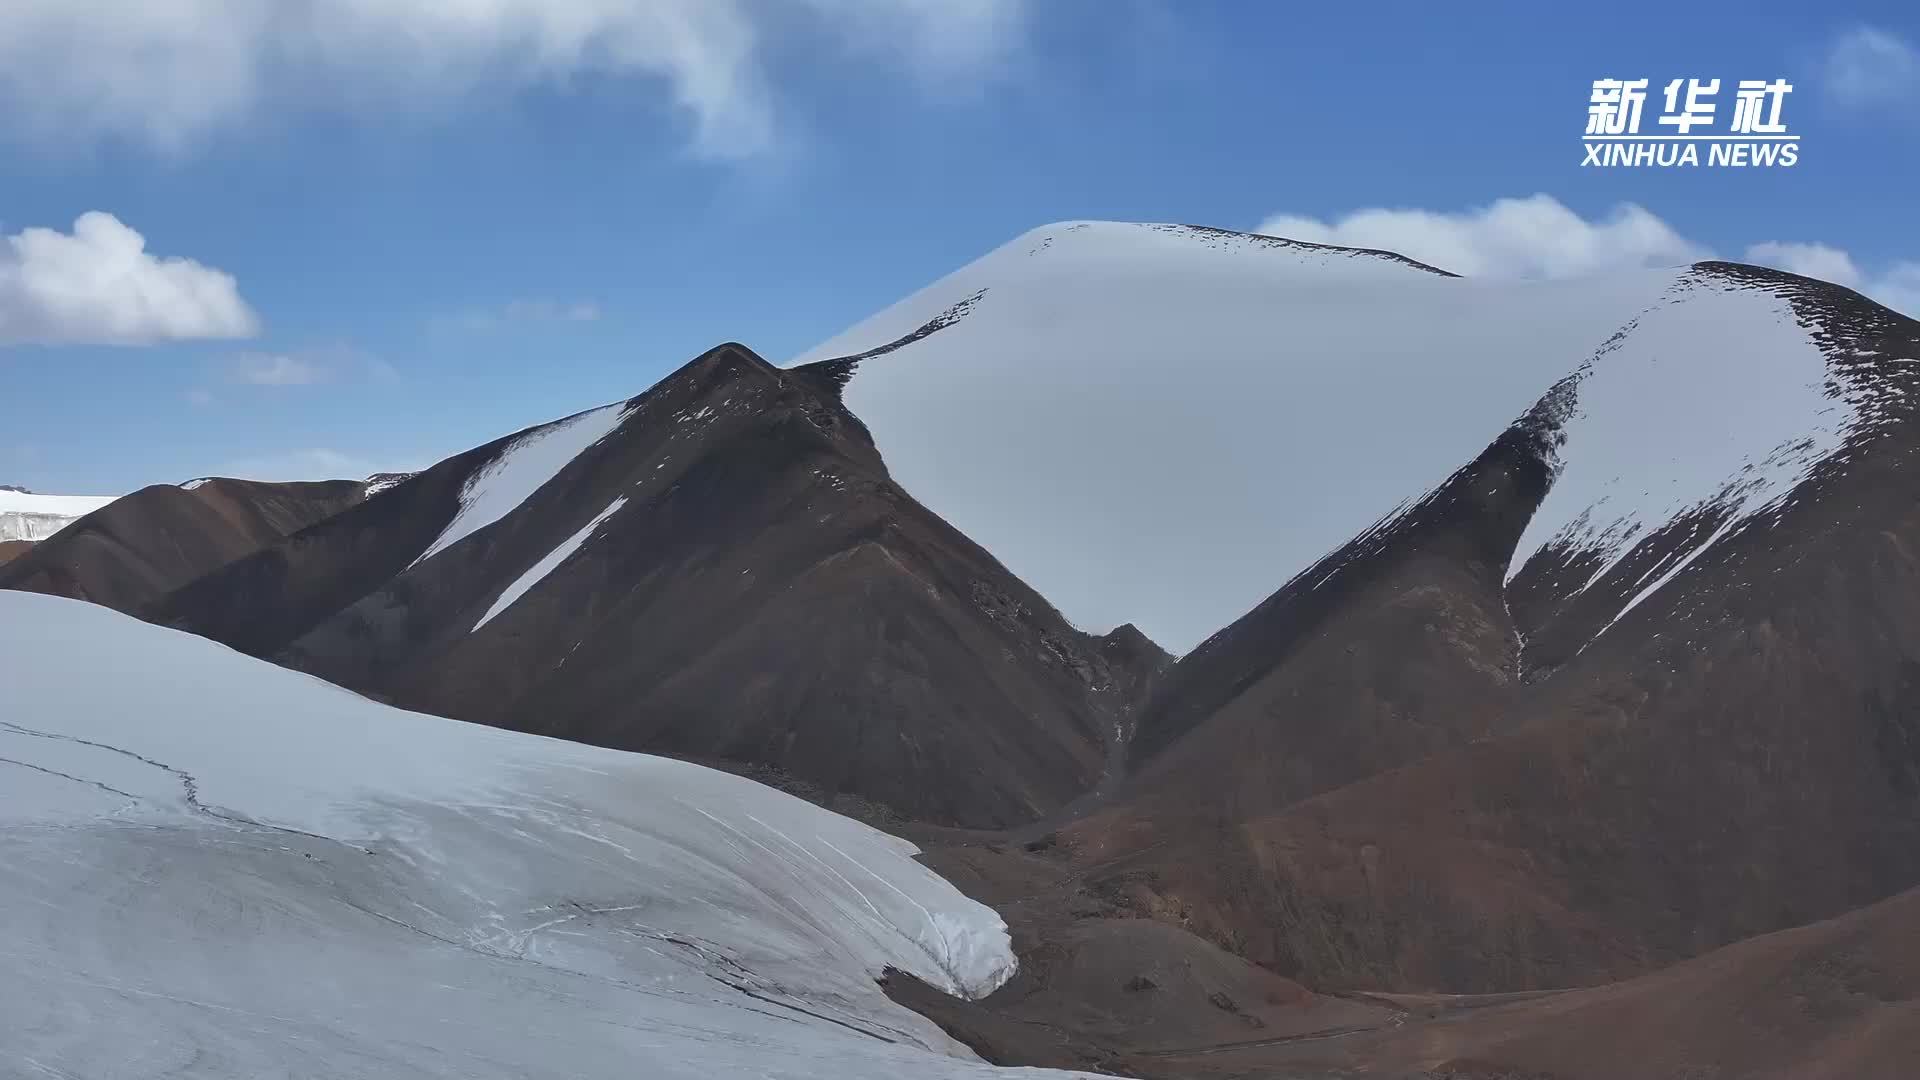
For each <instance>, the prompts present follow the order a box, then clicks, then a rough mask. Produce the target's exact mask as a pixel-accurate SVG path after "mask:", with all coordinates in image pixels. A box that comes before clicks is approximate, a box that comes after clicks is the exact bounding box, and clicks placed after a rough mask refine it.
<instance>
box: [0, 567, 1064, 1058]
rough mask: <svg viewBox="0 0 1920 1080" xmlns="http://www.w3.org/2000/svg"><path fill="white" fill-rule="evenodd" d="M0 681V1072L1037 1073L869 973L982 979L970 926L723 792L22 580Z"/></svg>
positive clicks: (666, 769) (0, 599)
mask: <svg viewBox="0 0 1920 1080" xmlns="http://www.w3.org/2000/svg"><path fill="white" fill-rule="evenodd" d="M103 673H111V675H112V677H111V678H102V677H101V676H102V674H103ZM0 685H4V686H5V687H6V688H7V689H6V698H7V702H8V709H7V710H6V714H5V716H4V717H0V941H5V942H6V943H7V944H6V947H5V948H4V949H0V1062H14V1063H22V1062H24V1063H27V1066H28V1067H30V1068H32V1069H33V1070H34V1071H35V1072H36V1073H39V1072H44V1073H46V1074H47V1075H50V1076H109V1075H114V1076H117V1075H132V1074H135V1073H138V1074H141V1075H146V1074H150V1073H164V1072H179V1071H182V1070H185V1071H189V1072H191V1073H192V1074H193V1075H195V1076H200V1077H211V1078H222V1077H234V1078H238V1077H247V1078H251V1077H256V1076H266V1075H298V1076H353V1077H401V1076H405V1077H419V1076H448V1077H463V1078H491V1077H500V1078H505V1077H516V1078H519V1077H555V1078H563V1077H564V1078H567V1080H576V1078H592V1077H609V1078H614V1077H618V1078H622V1080H625V1078H628V1077H633V1076H648V1077H660V1078H663V1080H674V1078H681V1080H712V1078H714V1077H721V1076H764V1077H775V1078H780V1080H803V1078H804V1080H824V1078H843V1077H844V1078H852V1080H859V1078H872V1080H894V1078H897V1077H902V1076H919V1077H933V1078H940V1077H968V1076H976V1075H984V1074H993V1075H1008V1076H1034V1077H1038V1076H1042V1075H1064V1074H1057V1073H1045V1074H1043V1073H1041V1072H1040V1071H1037V1070H1005V1071H1002V1070H992V1069H989V1068H988V1067H987V1066H984V1065H982V1064H980V1063H979V1062H977V1061H976V1060H974V1059H973V1058H972V1055H971V1054H970V1053H969V1052H968V1051H967V1050H966V1049H965V1048H964V1047H962V1046H960V1045H959V1044H957V1043H955V1042H953V1041H952V1040H951V1039H949V1038H947V1037H946V1036H945V1035H944V1034H943V1033H941V1031H940V1030H939V1029H938V1028H936V1027H935V1026H934V1025H933V1024H931V1023H930V1022H928V1021H926V1020H925V1019H923V1018H921V1017H919V1016H917V1015H916V1014H914V1013H912V1012H909V1011H908V1010H906V1009H904V1008H901V1007H899V1006H896V1005H894V1004H893V1003H892V1002H890V1001H889V1000H887V998H886V997H885V996H884V995H883V994H881V992H880V991H879V989H878V987H877V986H876V985H875V983H874V978H875V976H876V975H878V974H879V973H880V971H881V970H882V969H883V968H885V967H888V966H893V967H897V968H901V969H903V970H906V971H911V972H913V973H914V974H916V975H918V976H920V977H921V978H923V979H926V980H928V981H929V982H931V983H932V984H934V985H936V986H940V987H943V988H945V989H947V990H948V991H949V992H953V993H961V994H970V995H975V994H982V993H985V992H987V991H989V990H991V989H993V988H994V987H996V986H998V985H999V984H1000V983H1001V982H1002V981H1004V980H1005V979H1006V978H1007V977H1008V976H1009V975H1010V974H1011V972H1012V969H1013V956H1012V953H1011V951H1010V948H1009V944H1008V940H1007V933H1006V928H1005V924H1004V923H1002V921H1001V920H1000V918H999V917H998V916H997V915H995V914H994V913H993V912H992V911H991V910H989V909H987V908H985V907H983V906H981V905H980V904H977V903H974V902H973V901H971V900H968V899H967V898H966V897H964V896H962V895H961V894H960V893H959V892H958V891H956V890H955V889H954V888H953V887H952V886H951V885H948V884H947V883H946V882H945V881H942V880H941V879H940V878H938V877H936V876H935V875H934V874H933V873H932V872H931V871H929V870H927V869H926V868H925V867H923V866H921V865H920V864H919V863H917V862H915V861H914V860H913V858H912V856H913V855H914V853H915V849H914V847H913V846H912V845H911V844H909V843H907V842H905V841H903V840H899V839H896V838H894V837H891V836H887V835H885V834H883V833H880V832H877V831H875V830H873V829H870V828H867V827H866V826H864V825H861V824H858V823H857V822H854V821H851V820H848V819H846V818H843V817H839V816H837V815H835V814H832V813H829V812H827V811H825V810H822V809H819V808H818V807H815V806H813V805H811V804H808V803H805V802H801V801H800V800H798V799H795V798H792V797H790V796H787V795H784V794H782V793H780V792H777V791H774V790H772V789H770V788H766V787H762V786H760V785H758V784H755V783H752V782H751V781H748V780H745V779H742V778H739V777H736V776H732V775H728V774H726V773H720V772H715V771H712V770H708V769H703V768H700V767H698V766H694V765H689V764H685V763H683V762H677V761H669V760H665V759H662V758H655V757H649V756H645V755H640V754H627V753H621V752H618V751H612V750H602V749H596V748H592V747H587V746H581V745H577V744H572V743H565V742H559V741H555V740H550V739H544V738H539V737H537V736H530V735H520V734H516V733H511V732H506V731H501V730H497V729H493V728H486V727H481V726H478V725H469V724H462V723H457V722H455V721H451V720H443V719H440V718H437V717H431V716H422V715H419V714H416V713H407V712H402V711H400V710H397V709H392V708H389V707H387V706H383V705H378V704H375V703H373V702H370V701H367V700H366V699H364V698H361V697H358V696H356V695H354V694H351V693H348V692H347V691H344V690H340V689H338V688H335V687H332V686H329V685H327V684H325V683H322V682H319V681H317V680H314V679H311V678H308V677H306V676H303V675H299V674H296V673H293V672H289V671H285V670H282V669H279V668H276V667H273V666H271V665H269V664H265V663H262V662H259V661H256V660H252V659H250V658H247V657H244V656H241V655H239V654H237V653H234V652H231V651H229V650H227V649H224V648H221V647H220V646H218V645H215V644H213V643H211V642H208V641H205V640H202V639H199V638H195V637H192V636H190V635H186V634H182V633H177V632H174V631H171V630H164V629H161V628H158V627H154V626H149V625H147V624H145V623H142V622H139V621H137V620H135V619H131V618H128V617H126V616H122V615H119V614H116V613H114V612H112V611H108V610H106V609H104V608H99V607H95V606H92V605H89V604H84V603H80V602H78V601H71V600H64V599H58V598H54V597H46V596H39V595H33V594H26V593H0Z"/></svg>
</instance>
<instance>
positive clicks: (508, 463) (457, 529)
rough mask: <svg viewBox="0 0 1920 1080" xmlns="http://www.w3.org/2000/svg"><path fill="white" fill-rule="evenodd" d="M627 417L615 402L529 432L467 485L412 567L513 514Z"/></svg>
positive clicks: (478, 471)
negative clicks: (441, 529)
mask: <svg viewBox="0 0 1920 1080" xmlns="http://www.w3.org/2000/svg"><path fill="white" fill-rule="evenodd" d="M626 416H627V403H626V402H624V401H620V402H615V403H613V404H612V405H605V406H602V407H600V408H598V409H590V410H588V411H587V412H583V413H578V414H576V415H573V416H569V417H567V418H566V419H564V420H556V421H554V422H553V423H551V424H547V425H544V426H542V427H537V428H534V429H533V430H532V431H529V432H527V433H526V434H524V435H521V436H520V437H518V438H516V439H514V440H513V441H512V442H510V443H508V444H507V445H506V447H505V448H503V449H502V450H501V451H500V455H499V456H498V457H496V458H494V459H493V460H492V461H491V462H488V463H487V464H486V465H483V466H481V467H480V468H479V469H478V470H477V471H475V473H474V474H473V476H472V477H471V478H469V479H468V480H467V485H466V488H465V490H463V491H462V492H461V494H460V510H459V512H457V513H456V514H454V517H453V520H452V521H451V522H449V523H448V524H447V528H446V530H445V531H444V532H442V533H441V534H440V536H439V538H438V539H436V540H435V541H434V542H433V544H432V545H431V546H430V547H428V548H427V550H426V551H425V552H423V553H421V555H420V557H419V558H418V559H415V560H414V561H413V563H412V566H418V565H420V564H421V563H423V562H425V561H427V560H428V559H431V558H433V557H434V556H435V555H437V554H439V553H440V552H442V551H445V550H446V549H447V548H450V547H452V546H453V545H454V544H457V543H459V542H460V541H462V540H464V539H466V538H467V537H469V536H471V535H473V534H474V533H476V532H478V531H480V530H481V529H484V528H486V527H487V526H489V525H491V524H493V523H494V522H496V521H499V520H500V519H501V518H503V517H506V516H507V515H508V514H510V513H512V512H513V511H514V508H515V507H518V506H519V505H520V504H521V503H523V502H526V501H527V499H528V498H530V497H531V496H532V495H533V493H534V492H536V491H539V490H540V489H541V488H542V487H543V486H545V485H546V483H547V481H549V480H551V479H553V478H554V476H556V475H557V474H558V473H559V472H560V470H561V469H564V468H566V467H567V464H568V463H569V462H571V461H572V460H573V459H574V458H576V457H579V456H580V454H581V453H582V452H584V451H585V450H586V449H587V448H588V447H590V446H592V445H593V444H594V443H597V442H599V441H600V440H601V439H604V438H606V437H607V436H608V435H609V434H612V432H613V430H614V429H615V428H617V427H619V426H620V421H622V420H624V419H626ZM411 568H412V567H411V566H410V567H409V569H411Z"/></svg>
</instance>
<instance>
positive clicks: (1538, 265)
mask: <svg viewBox="0 0 1920 1080" xmlns="http://www.w3.org/2000/svg"><path fill="white" fill-rule="evenodd" d="M1259 231H1260V232H1263V233H1266V234H1268V235H1271V236H1283V237H1287V238H1288V239H1292V240H1306V241H1311V242H1313V243H1317V244H1338V245H1340V246H1342V247H1364V248H1384V249H1386V250H1388V251H1396V252H1399V253H1400V254H1402V255H1405V256H1407V257H1408V258H1412V259H1418V260H1420V261H1421V262H1424V263H1430V264H1432V265H1434V266H1437V267H1439V268H1440V269H1442V270H1451V271H1452V272H1454V273H1456V274H1464V275H1466V276H1468V277H1541V278H1558V277H1574V276H1577V275H1580V274H1587V273H1592V272H1593V271H1596V270H1605V269H1613V268H1618V267H1625V266H1660V265H1671V264H1676V263H1686V262H1691V261H1693V260H1695V259H1698V258H1701V257H1703V256H1704V255H1705V250H1704V249H1702V248H1700V247H1699V246H1697V245H1695V244H1693V243H1691V242H1689V241H1688V240H1686V239H1685V238H1684V237H1682V236H1681V235H1680V234H1679V233H1677V232H1675V231H1674V230H1673V228H1672V227H1671V226H1669V225H1668V224H1667V223H1666V222H1664V221H1661V220H1660V219H1659V218H1657V217H1655V216H1654V215H1652V214H1650V213H1648V212H1647V211H1646V210H1644V209H1642V208H1641V207H1638V206H1635V205H1633V204H1631V203H1627V204H1623V205H1621V206H1618V207H1615V208H1614V210H1613V211H1612V212H1611V213H1610V214H1608V215H1607V216H1606V217H1605V218H1604V219H1601V220H1597V221H1588V220H1587V219H1585V218H1583V217H1581V216H1580V215H1579V214H1577V213H1574V212H1573V211H1572V210H1570V209H1568V208H1567V207H1566V206H1565V205H1563V204H1562V203H1561V202H1560V201H1559V200H1558V199H1555V198H1553V197H1552V196H1550V195H1531V196H1528V197H1527V198H1524V199H1499V200H1496V201H1495V202H1494V203H1492V204H1491V205H1489V206H1484V207H1478V208H1475V209H1471V210H1463V211H1433V210H1412V209H1370V210H1357V211H1355V212H1353V213H1351V214H1348V215H1346V216H1344V217H1342V218H1340V219H1338V220H1336V221H1320V220H1318V219H1315V218H1309V217H1299V216H1296V215H1292V214H1278V215H1275V216H1273V217H1270V218H1268V219H1267V220H1265V221H1264V222H1261V224H1260V227H1259Z"/></svg>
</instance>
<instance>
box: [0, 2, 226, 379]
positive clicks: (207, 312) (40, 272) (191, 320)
mask: <svg viewBox="0 0 1920 1080" xmlns="http://www.w3.org/2000/svg"><path fill="white" fill-rule="evenodd" d="M0 21H3V20H0ZM3 35H4V31H3V30H0V36H3ZM258 329H259V319H258V318H257V317H256V316H255V315H254V313H253V310H252V309H251V308H249V307H248V306H247V304H246V301H244V300H242V299H241V298H240V291H239V287H238V286H237V285H236V284H235V282H234V280H233V276H232V275H230V274H226V273H223V272H221V271H219V270H215V269H213V268H212V267H208V266H202V265H201V264H199V263H197V262H194V261H193V260H192V259H183V258H161V257H159V256H156V255H153V254H151V253H149V252H148V251H147V250H146V238H145V237H142V236H141V235H140V234H139V233H137V232H135V231H134V230H132V229H130V228H128V227H127V226H126V225H123V224H121V222H120V219H118V218H116V217H114V216H113V215H112V214H106V213H101V212H99V211H93V212H91V213H86V214H82V215H80V218H79V220H77V221H75V222H74V223H73V231H72V232H71V233H63V232H59V231H57V230H54V229H41V228H30V229H23V230H21V231H20V232H18V233H16V234H14V235H11V236H0V345H21V344H41V345H146V344H151V343H154V342H160V341H185V340H192V339H205V338H238V337H249V336H251V335H253V334H254V333H256V332H257V331H258Z"/></svg>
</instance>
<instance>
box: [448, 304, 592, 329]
mask: <svg viewBox="0 0 1920 1080" xmlns="http://www.w3.org/2000/svg"><path fill="white" fill-rule="evenodd" d="M601 314H602V312H601V308H600V305H599V303H598V302H596V301H593V300H549V299H538V298H533V299H526V298H523V299H519V300H509V301H508V302H506V303H504V304H501V305H499V306H498V307H486V308H482V307H475V308H468V309H467V310H465V311H460V312H455V313H454V314H451V315H442V316H438V317H436V318H434V319H432V320H430V321H429V323H428V325H427V329H428V330H429V331H431V332H434V333H482V332H485V331H488V330H497V329H499V328H500V327H502V326H505V325H508V324H511V323H556V322H558V323H584V322H596V321H598V320H599V318H600V316H601Z"/></svg>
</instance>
